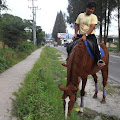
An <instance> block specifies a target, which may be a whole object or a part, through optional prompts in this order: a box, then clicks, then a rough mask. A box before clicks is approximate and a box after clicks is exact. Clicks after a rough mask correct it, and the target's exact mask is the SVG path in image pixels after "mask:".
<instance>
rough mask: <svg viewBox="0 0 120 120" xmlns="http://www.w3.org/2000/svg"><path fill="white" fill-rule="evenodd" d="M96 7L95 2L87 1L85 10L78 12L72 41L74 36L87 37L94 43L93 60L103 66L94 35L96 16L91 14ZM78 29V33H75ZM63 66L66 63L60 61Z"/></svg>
mask: <svg viewBox="0 0 120 120" xmlns="http://www.w3.org/2000/svg"><path fill="white" fill-rule="evenodd" d="M95 8H96V3H95V2H88V4H87V7H86V12H84V13H80V14H79V15H78V17H77V19H76V22H75V23H76V24H75V34H74V36H73V38H72V39H73V41H74V40H76V38H78V37H79V38H82V40H83V41H85V40H86V38H87V39H89V40H92V41H93V42H94V43H95V54H94V58H95V62H96V63H97V65H98V67H103V66H104V65H105V62H104V61H103V60H101V56H100V51H99V48H98V44H97V39H96V36H95V30H94V29H95V26H96V25H97V22H98V20H97V16H96V15H95V14H93V12H94V10H95ZM78 31H79V35H78V34H77V33H78ZM62 65H63V66H67V64H65V63H62Z"/></svg>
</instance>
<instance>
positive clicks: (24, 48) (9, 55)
mask: <svg viewBox="0 0 120 120" xmlns="http://www.w3.org/2000/svg"><path fill="white" fill-rule="evenodd" d="M36 49H37V47H36V46H35V45H33V44H31V43H28V42H23V43H22V44H20V45H19V46H18V48H17V49H16V50H13V49H12V48H5V49H0V72H2V71H4V70H6V69H7V68H9V67H11V66H12V65H14V64H16V63H18V62H19V61H21V60H23V59H25V58H26V57H27V56H28V55H29V54H30V53H31V52H33V51H34V50H36Z"/></svg>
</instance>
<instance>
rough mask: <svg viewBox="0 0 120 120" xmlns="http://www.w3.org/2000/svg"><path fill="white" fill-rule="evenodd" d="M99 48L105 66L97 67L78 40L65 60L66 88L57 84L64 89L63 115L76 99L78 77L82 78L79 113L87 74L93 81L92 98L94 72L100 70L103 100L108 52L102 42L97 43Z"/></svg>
mask: <svg viewBox="0 0 120 120" xmlns="http://www.w3.org/2000/svg"><path fill="white" fill-rule="evenodd" d="M99 45H100V46H101V48H102V49H103V51H104V56H103V58H102V60H104V62H105V66H104V67H102V68H99V67H98V66H97V65H96V63H95V62H94V59H92V58H91V57H90V55H89V54H88V51H87V49H86V46H85V44H84V42H83V41H81V40H80V42H78V44H77V45H76V47H75V48H74V49H73V51H72V53H71V54H70V56H69V58H68V60H67V85H66V88H63V87H61V86H58V87H59V89H60V90H62V91H64V94H63V96H62V99H63V100H64V108H65V116H66V117H67V116H68V115H70V112H71V111H72V108H73V106H74V103H75V101H76V93H77V91H78V87H79V82H80V79H81V80H82V89H81V104H80V109H81V110H80V113H81V112H83V107H84V95H85V86H86V82H87V77H88V75H92V76H93V78H94V81H95V94H94V96H93V97H94V98H97V93H98V88H97V75H96V73H97V72H98V71H100V70H101V72H102V76H103V98H102V102H105V98H106V90H105V86H106V84H107V78H108V64H109V53H108V51H107V48H106V46H105V45H104V44H102V43H99Z"/></svg>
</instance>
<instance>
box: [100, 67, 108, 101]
mask: <svg viewBox="0 0 120 120" xmlns="http://www.w3.org/2000/svg"><path fill="white" fill-rule="evenodd" d="M101 72H102V77H103V98H102V101H101V102H102V103H105V102H106V89H105V87H106V85H107V79H108V65H107V66H105V68H103V69H102V70H101Z"/></svg>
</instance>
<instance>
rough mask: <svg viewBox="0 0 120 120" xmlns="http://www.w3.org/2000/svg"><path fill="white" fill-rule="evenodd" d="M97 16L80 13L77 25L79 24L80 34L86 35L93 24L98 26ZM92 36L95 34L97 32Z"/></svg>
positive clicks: (93, 32)
mask: <svg viewBox="0 0 120 120" xmlns="http://www.w3.org/2000/svg"><path fill="white" fill-rule="evenodd" d="M97 22H98V20H97V16H96V15H94V14H91V15H86V13H80V14H79V15H78V17H77V19H76V24H79V34H86V33H87V31H88V30H89V29H90V25H91V24H97ZM91 34H95V30H93V31H92V33H91Z"/></svg>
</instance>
